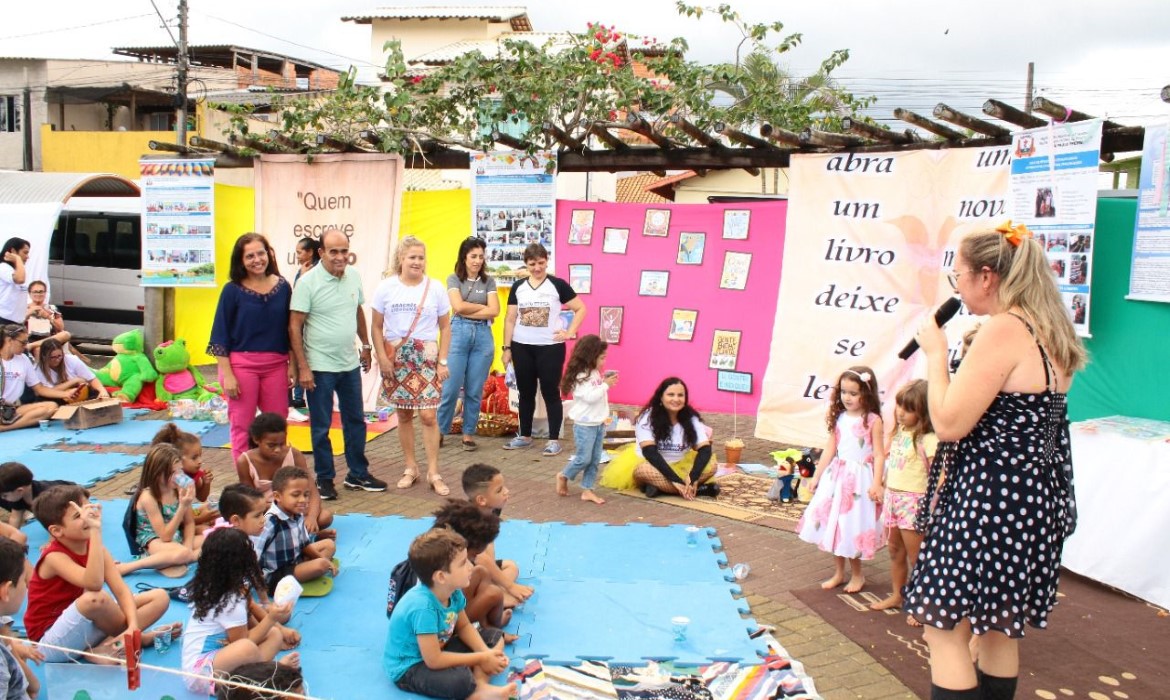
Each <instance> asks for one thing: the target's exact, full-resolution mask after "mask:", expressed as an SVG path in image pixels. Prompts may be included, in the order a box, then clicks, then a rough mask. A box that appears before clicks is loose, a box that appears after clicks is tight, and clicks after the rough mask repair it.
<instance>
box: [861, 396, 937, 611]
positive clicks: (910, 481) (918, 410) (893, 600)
mask: <svg viewBox="0 0 1170 700" xmlns="http://www.w3.org/2000/svg"><path fill="white" fill-rule="evenodd" d="M894 401H895V405H894V420H895V424H894V430H893V431H892V432H891V434H890V456H889V458H887V459H886V497H885V503H884V505H883V507H882V524H883V525H884V526H885V527H886V531H887V533H888V534H889V538H890V578H891V579H893V586H894V591H893V593H891V594H890V596H889V597H888V598H886V599H885V600H883V601H881V602H879V603H874V604H873V605H870V606H869V607H870V608H872V609H874V610H887V609H889V608H899V607H901V606H902V587H903V586H905V585H906V580H907V577H908V576H909V574H910V569H912V568H913V567H914V562H915V561H917V559H918V547H919V546H920V545H921V544H922V534H921V533H919V532H918V530H917V528H916V526H915V524H914V520H915V519H916V518H917V517H918V510H919V508H921V507H922V497H923V495H924V494H925V493H926V474H927V470H928V469H929V468H930V462H931V460H933V459H934V452H935V450H936V449H937V448H938V438H937V437H935V434H934V427H933V426H931V424H930V412H929V410H928V409H927V405H926V381H925V380H923V379H915V380H914V381H912V382H910V383H909V384H907V385H906V386H904V387H902V388H901V389H900V390H899V391H898V395H897V397H896V398H895V399H894ZM907 621H908V622H910V621H913V622H911V624H912V625H914V626H918V625H916V624H914V623H915V622H917V621H916V620H914V618H913V617H910V618H909V619H908V620H907Z"/></svg>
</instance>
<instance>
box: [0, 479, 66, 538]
mask: <svg viewBox="0 0 1170 700" xmlns="http://www.w3.org/2000/svg"><path fill="white" fill-rule="evenodd" d="M73 485H74V484H73V482H71V481H37V480H36V479H34V478H33V473H32V471H30V470H29V468H28V467H26V466H24V465H23V464H21V463H20V462H5V463H4V464H0V508H3V509H4V510H6V511H8V519H7V521H6V522H0V535H3V536H4V537H7V538H9V539H11V540H14V541H16V543H17V544H19V545H21V546H23V545H26V544H28V535H26V534H24V533H23V532H21V531H20V528H21V527H23V526H24V523H25V520H26V517H25V516H27V515H28V514H29V513H31V512H32V506H33V501H35V500H36V498H37V496H39V495H41V494H42V493H44V492H45V491H46V490H47V489H50V488H52V487H54V486H73Z"/></svg>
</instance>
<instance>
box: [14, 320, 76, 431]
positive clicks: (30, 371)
mask: <svg viewBox="0 0 1170 700" xmlns="http://www.w3.org/2000/svg"><path fill="white" fill-rule="evenodd" d="M0 338H2V340H3V343H2V344H0V432H2V431H6V430H17V429H19V428H28V427H31V426H34V425H36V424H37V423H38V422H39V421H42V420H46V419H48V418H50V417H52V415H53V414H54V413H56V412H57V404H56V403H54V402H53V401H34V402H30V403H21V397H22V396H24V390H25V388H26V387H27V388H30V389H32V390H33V393H35V394H36V395H37V396H38V397H41V398H45V399H67V398H69V397H70V396H71V392H65V391H58V390H56V389H52V388H49V387H47V386H45V385H44V384H41V380H40V379H38V378H37V371H36V368H35V367H34V366H33V363H32V360H30V359H28V355H25V354H24V348H25V347H26V346H27V345H28V329H27V328H25V327H24V325H23V324H16V323H8V324H5V325H4V326H3V327H2V328H0Z"/></svg>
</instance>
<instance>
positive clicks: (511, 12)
mask: <svg viewBox="0 0 1170 700" xmlns="http://www.w3.org/2000/svg"><path fill="white" fill-rule="evenodd" d="M377 19H440V20H441V19H485V20H487V21H489V22H510V23H511V24H512V29H513V30H515V31H518V32H522V31H530V30H531V29H532V24H531V23H530V22H529V21H528V8H526V7H523V6H516V5H513V6H508V5H503V6H483V7H475V6H462V7H461V6H458V5H455V6H451V5H431V6H421V7H406V6H401V5H399V6H392V7H380V8H378V9H377V10H375V11H374V12H371V13H370V14H365V15H351V16H348V17H342V18H341V21H342V22H354V23H356V24H370V23H371V22H373V21H374V20H377Z"/></svg>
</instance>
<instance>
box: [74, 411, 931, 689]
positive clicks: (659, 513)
mask: <svg viewBox="0 0 1170 700" xmlns="http://www.w3.org/2000/svg"><path fill="white" fill-rule="evenodd" d="M704 419H705V420H706V422H707V423H708V424H709V425H711V427H712V428H714V430H715V436H716V441H717V443H718V442H719V440H720V439H721V438H720V436H727V435H730V434H731V422H732V416H731V415H728V414H707V415H705V416H704ZM738 424H739V427H740V429H741V431H742V434H746V435H750V434H751V433H752V432H753V431H754V428H755V420H754V418H751V417H746V418H745V417H743V416H740V417H739V419H738ZM571 435H572V433H571V431H570V432H569V438H570V439H569V440H567V441H563V442H562V444H563V445H565V446H566V451H565V452H564V453H563V454H562V455H561V456H559V457H550V458H546V457H541V456H540V453H539V451H538V449H528V450H522V451H518V452H509V451H505V450H503V449H501V445H503V443H504V440H503V439H501V438H480V439H479V440H478V441H479V444H480V449H479V450H478V451H476V452H464V451H463V450H461V449H460V447H459V440H458V438H457V437H455V438H448V439H447V441H446V446H445V447H444V448H443V450H442V453H441V458H440V471H441V473H442V474H443V477H444V479H445V480H446V482H447V484H448V485H449V486H450V487H451V489H452V495H453V496H457V495H460V494H461V489H460V487H459V475H460V474H461V473H462V471H463V469H464V468H465V467H467V466H468V465H470V464H472V463H475V462H486V463H488V464H492V465H495V466H497V467H499V468H500V469H501V470H502V471H503V472H504V475H505V477H506V479H507V483H508V488H509V489H510V490H511V492H512V497H511V500H510V502H509V503H508V507H507V509H506V510H505V515H506V517H509V518H515V519H525V520H532V521H537V522H549V521H560V522H566V523H584V522H605V523H612V524H624V523H628V522H644V523H650V524H655V525H668V524H672V523H690V524H696V525H703V526H711V527H714V528H716V529H717V531H718V534H719V537H720V538H721V539H722V541H723V544H724V547H725V551H726V553H727V557H728V560H729V561H730V562H731V563H738V562H747V563H748V564H750V565H751V574H750V575H749V576H748V578H747V579H746V580H745V581H743V582H742V587H743V591H744V594H745V595H746V596H747V600H748V602H749V604H750V605H751V610H752V615H753V617H755V619H756V620H757V621H759V622H760V623H764V624H770V625H774V626H775V627H776V633H775V634H776V636H777V638H778V639H779V640H780V642H781V643H782V644H783V645H784V646H785V648H786V649H788V651H789V653H791V654H792V655H793V656H794V657H795V658H796V659H798V660H800V661H801V662H802V663H804V665H805V668H806V669H807V671H808V673H809V674H810V675H811V676H812V677H813V678H814V679H815V681H816V686H817V690H818V691H820V693H821V694H822V695H823V696H824V697H825V698H827V699H828V700H838V699H844V698H866V700H885V699H886V698H914V697H916V696H915V695H914V693H912V692H911V691H910V690H909V689H908V688H907V687H906V686H904V685H903V684H902V683H901V682H900V681H898V680H897V679H896V678H895V677H894V676H893V675H892V674H891V673H890V672H889V671H887V670H886V669H885V668H883V667H882V666H881V665H880V664H879V663H878V662H877V661H875V660H874V659H873V658H872V657H870V656H869V654H867V653H866V652H865V650H864V649H862V648H861V647H860V646H858V645H857V644H855V643H854V642H853V641H851V640H849V639H848V638H846V637H845V636H844V635H842V634H841V633H840V632H838V631H837V630H836V629H835V628H833V627H832V626H831V625H829V624H828V623H827V622H825V621H824V620H822V619H821V618H820V617H819V616H818V615H816V613H814V612H813V611H812V610H810V609H809V608H808V607H807V606H805V605H804V604H803V603H801V602H800V601H799V600H797V599H796V597H795V596H794V595H792V593H791V591H793V590H796V589H801V588H808V587H811V586H814V585H816V584H817V583H818V582H819V581H822V580H824V579H826V578H828V577H829V576H830V575H831V574H832V568H833V565H832V558H831V557H829V556H828V555H826V554H824V553H822V552H820V551H817V550H816V549H815V548H814V547H812V546H811V545H807V544H805V543H803V542H801V541H799V540H798V539H797V537H796V535H794V534H792V533H791V532H784V531H780V530H776V529H773V528H769V527H764V526H759V525H752V524H750V523H745V522H740V521H737V520H731V519H728V518H725V517H722V516H718V515H709V514H706V513H701V512H698V511H694V510H690V509H683V508H679V507H677V506H672V505H669V504H667V503H662V502H657V501H651V500H647V499H635V498H626V497H624V496H620V495H617V494H611V493H606V490H605V489H600V490H599V493H600V494H601V495H603V497H605V498H606V499H607V503H606V504H605V505H604V506H600V507H599V506H595V505H593V504H590V503H585V502H583V501H581V500H580V499H579V498H577V497H576V495H577V494H578V493H579V488H578V487H577V485H574V487H573V491H572V492H573V496H570V497H568V498H558V497H557V496H556V495H555V492H554V487H555V478H556V473H557V471H559V470H560V469H561V468H562V467H563V466H564V464H565V463H566V461H567V459H568V457H569V454H570V449H569V448H571ZM416 442H418V443H420V444H419V445H418V450H419V452H418V454H419V461H420V462H421V463H423V464H425V459H423V456H422V447H421V440H416ZM744 442H745V443H746V444H745V448H744V454H743V457H742V461H743V462H745V463H750V462H759V463H768V462H769V461H770V458H769V457H768V453H769V452H771V451H773V450H775V449H777V446H776V445H775V444H774V443H770V442H767V441H764V440H759V439H755V438H750V437H749V438H745V440H744ZM537 443H538V445H540V444H541V443H540V441H537ZM126 451H128V452H142V451H144V450H142V449H141V448H139V449H133V448H126ZM366 454H367V455H368V456H369V458H370V464H371V471H372V472H373V474H374V475H375V476H377V477H379V478H381V479H384V480H386V481H387V482H389V483H390V490H389V491H388V492H386V493H365V492H354V491H346V490H344V489H341V488H340V485H341V479H342V478H343V477H344V475H345V459H344V457H342V456H338V457H337V458H336V459H337V470H338V478H337V484H338V487H339V490H340V491H341V496H340V499H339V500H337V501H334V502H333V503H331V504H330V507H331V508H333V509H335V510H336V511H337V512H340V513H369V514H371V515H402V516H406V517H422V516H426V515H429V514H430V513H431V512H432V511H433V510H434V509H435V508H436V507H438V506H439V505H440V504H441V503H442V501H443V499H441V498H440V497H438V496H437V495H435V494H434V493H433V492H432V491H430V490H429V489H428V488H427V486H426V484H425V483H424V481H423V480H420V481H419V482H418V483H416V484H415V485H414V486H413V487H412V488H411V489H409V490H405V491H399V490H396V489H395V488H394V483H395V482H396V481H397V480H398V478H399V476H400V475H401V473H402V468H403V458H402V450H401V447H400V446H399V444H398V437H397V435H396V434H395V433H394V432H393V431H391V432H389V433H386V434H384V435H381V436H379V437H377V438H375V439H374V440H373V441H371V442H370V443H369V444H368V445H367V448H366ZM309 459H310V460H311V459H312V457H311V456H310V457H309ZM204 466H205V468H210V469H211V470H212V471H213V472H214V473H215V475H216V486H215V490H216V491H218V490H219V488H222V486H223V485H226V484H229V483H232V482H233V481H235V472H234V469H233V468H232V465H231V457H230V452H229V451H228V450H225V449H216V448H206V449H205V450H204ZM136 481H137V470H136V471H134V472H130V473H127V474H121V475H118V476H116V477H114V478H112V479H109V480H107V481H104V482H102V483H101V484H99V485H98V486H97V487H96V488H95V489H93V491H94V493H95V495H97V496H99V497H102V498H120V497H124V496H123V492H124V491H125V489H126V488H127V487H128V486H131V485H132V484H134V483H136ZM504 549H505V550H506V545H505V547H504ZM865 566H866V568H865V571H866V573H867V577H868V578H869V581H870V585H869V586H868V587H867V589H868V590H872V591H875V592H877V593H878V594H879V595H884V593H885V591H886V589H887V586H888V583H889V576H888V568H889V567H888V560H887V559H886V558H885V557H884V552H883V553H882V554H881V555H879V556H878V557H876V558H875V559H874V561H873V562H867V563H866V565H865Z"/></svg>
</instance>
